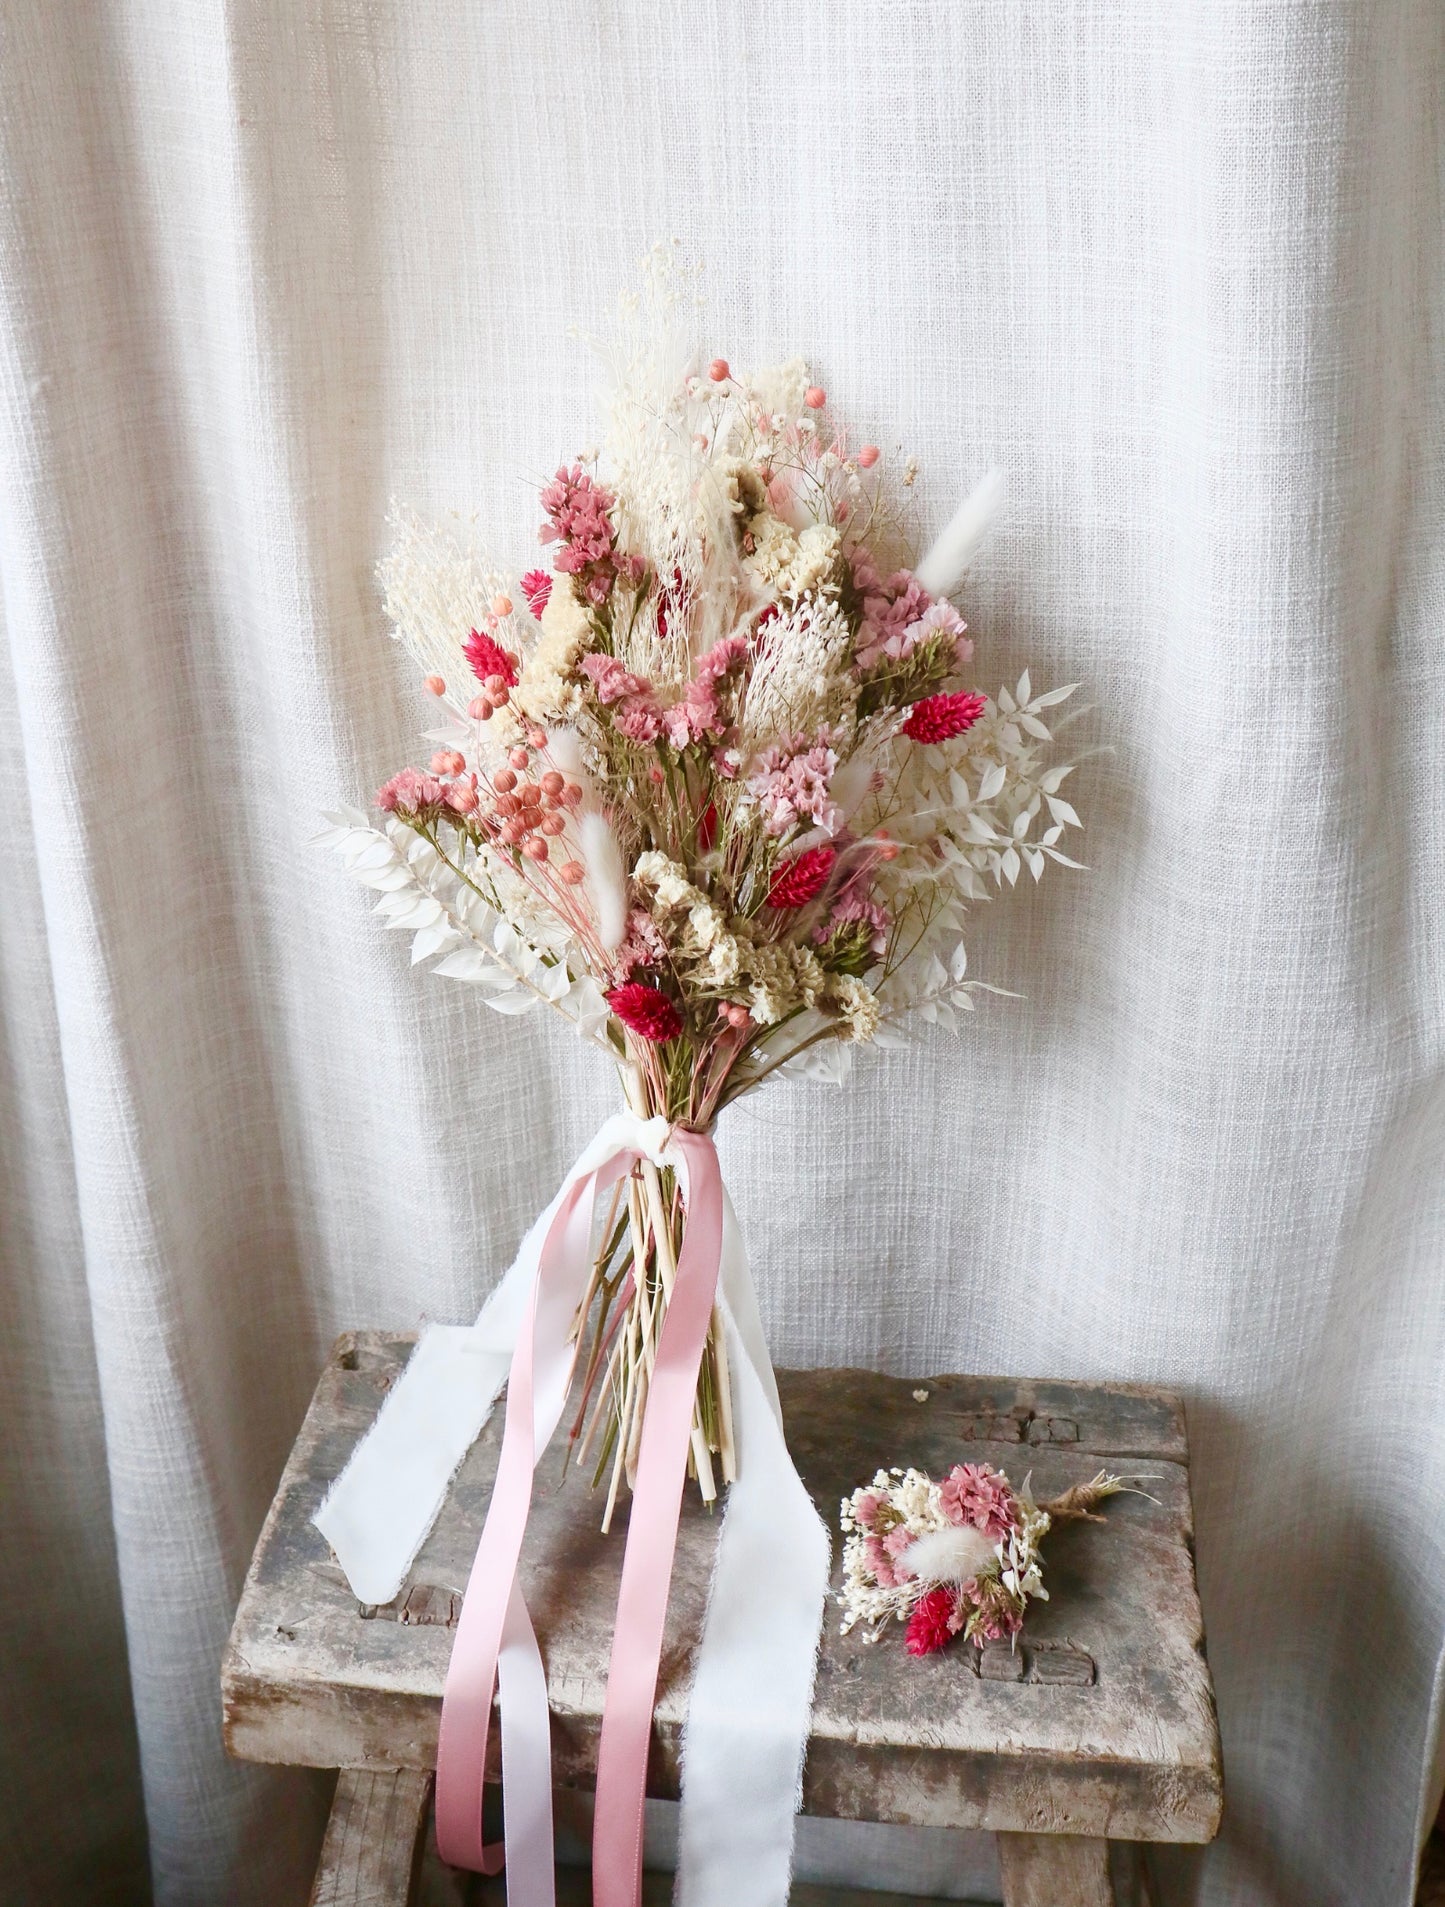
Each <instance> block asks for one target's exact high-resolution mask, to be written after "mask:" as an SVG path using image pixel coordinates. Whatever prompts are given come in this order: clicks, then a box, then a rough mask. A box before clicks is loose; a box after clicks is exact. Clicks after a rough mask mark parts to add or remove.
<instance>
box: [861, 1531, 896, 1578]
mask: <svg viewBox="0 0 1445 1907" xmlns="http://www.w3.org/2000/svg"><path fill="white" fill-rule="evenodd" d="M863 1560H864V1562H866V1563H867V1565H868V1568H869V1571H870V1572H871V1574H872V1577H873V1580H874V1582H876V1583H877V1585H878V1587H879V1588H880V1589H896V1588H897V1587H898V1578H897V1576H895V1575H894V1573H893V1560H892V1558H891V1557H890V1556H889V1554H888V1552H887V1550H886V1549H884V1547H883V1544H882V1541H881V1539H880V1538H878V1537H876V1536H866V1537H864V1539H863Z"/></svg>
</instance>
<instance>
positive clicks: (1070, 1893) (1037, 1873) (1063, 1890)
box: [996, 1834, 1114, 1907]
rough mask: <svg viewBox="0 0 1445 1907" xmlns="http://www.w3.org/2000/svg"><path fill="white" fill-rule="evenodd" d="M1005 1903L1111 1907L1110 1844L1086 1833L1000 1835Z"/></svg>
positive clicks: (1024, 1906) (1030, 1906)
mask: <svg viewBox="0 0 1445 1907" xmlns="http://www.w3.org/2000/svg"><path fill="white" fill-rule="evenodd" d="M996 1839H997V1841H998V1862H999V1867H1000V1868H1001V1869H1002V1871H1003V1899H1004V1907H1114V1885H1113V1882H1112V1881H1111V1880H1110V1879H1109V1843H1108V1842H1107V1841H1105V1840H1096V1839H1094V1838H1093V1836H1091V1835H1085V1834H1000V1835H998V1836H997V1837H996Z"/></svg>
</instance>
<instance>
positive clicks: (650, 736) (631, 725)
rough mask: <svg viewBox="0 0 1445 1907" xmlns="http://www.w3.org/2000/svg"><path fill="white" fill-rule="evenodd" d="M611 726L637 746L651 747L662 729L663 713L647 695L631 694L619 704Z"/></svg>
mask: <svg viewBox="0 0 1445 1907" xmlns="http://www.w3.org/2000/svg"><path fill="white" fill-rule="evenodd" d="M612 721H613V726H614V727H615V728H616V730H617V732H618V734H619V735H623V736H625V737H626V738H627V740H628V741H629V742H631V743H632V744H633V746H634V747H637V748H651V746H652V744H653V743H654V742H655V741H656V740H657V739H658V737H659V736H660V735H661V734H662V731H663V713H662V710H661V709H660V708H659V707H658V706H657V704H656V702H654V701H653V699H652V697H651V696H649V695H633V696H629V697H628V699H627V700H626V701H625V702H623V703H622V704H621V706H620V707H619V708H618V710H617V713H616V714H615V715H614V716H613V718H612Z"/></svg>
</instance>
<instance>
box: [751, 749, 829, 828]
mask: <svg viewBox="0 0 1445 1907" xmlns="http://www.w3.org/2000/svg"><path fill="white" fill-rule="evenodd" d="M830 740H831V737H830V736H828V735H827V733H826V731H825V732H824V733H822V734H820V735H819V736H818V738H817V740H816V741H812V742H810V741H809V740H808V738H807V737H806V736H804V735H795V736H794V737H793V738H792V739H791V740H790V741H787V742H784V743H780V744H778V745H777V746H775V747H772V748H766V749H764V750H763V752H762V754H761V755H760V756H759V757H758V765H757V767H756V768H755V769H754V771H753V773H752V774H751V775H749V776H748V784H747V785H748V792H749V793H750V794H751V795H752V796H753V798H754V800H755V801H756V802H757V804H758V806H759V807H760V808H761V809H762V810H763V812H764V814H765V815H766V816H767V821H766V824H765V825H766V827H767V831H768V833H769V834H773V835H782V834H787V833H788V832H789V830H790V829H792V828H794V827H796V826H797V824H798V822H799V821H801V820H802V819H803V818H804V817H805V816H806V817H807V818H808V819H809V820H811V821H815V822H816V823H817V824H818V826H819V827H820V828H826V829H828V830H829V831H830V832H831V831H832V830H833V829H835V828H837V827H839V826H840V825H841V824H842V820H843V814H842V810H841V809H840V808H838V807H837V806H836V804H835V803H834V802H833V801H832V800H831V799H830V797H829V794H828V785H829V783H830V782H831V781H832V779H833V775H834V773H835V771H836V769H837V767H838V757H837V755H836V754H834V752H833V750H832V748H831V747H830V746H829V741H830Z"/></svg>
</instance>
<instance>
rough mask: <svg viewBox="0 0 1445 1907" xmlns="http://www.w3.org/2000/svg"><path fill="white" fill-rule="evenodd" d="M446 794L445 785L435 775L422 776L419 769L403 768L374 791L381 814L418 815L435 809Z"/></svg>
mask: <svg viewBox="0 0 1445 1907" xmlns="http://www.w3.org/2000/svg"><path fill="white" fill-rule="evenodd" d="M445 794H446V784H445V783H444V782H442V781H440V780H439V779H438V778H437V776H435V775H424V774H423V773H422V772H421V770H420V769H419V768H403V769H402V770H401V771H400V772H399V773H398V774H395V775H393V776H392V778H391V780H390V781H388V782H386V783H385V784H384V785H383V786H382V787H380V788H378V789H377V791H376V805H377V807H378V808H380V809H381V811H382V813H383V814H402V815H413V814H419V813H420V812H421V811H422V810H423V809H424V808H436V807H439V806H440V805H441V802H442V800H443V798H444V797H445Z"/></svg>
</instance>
